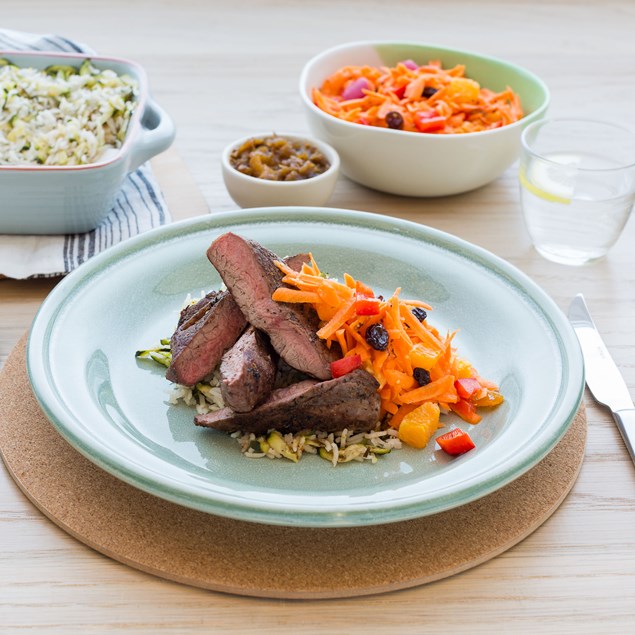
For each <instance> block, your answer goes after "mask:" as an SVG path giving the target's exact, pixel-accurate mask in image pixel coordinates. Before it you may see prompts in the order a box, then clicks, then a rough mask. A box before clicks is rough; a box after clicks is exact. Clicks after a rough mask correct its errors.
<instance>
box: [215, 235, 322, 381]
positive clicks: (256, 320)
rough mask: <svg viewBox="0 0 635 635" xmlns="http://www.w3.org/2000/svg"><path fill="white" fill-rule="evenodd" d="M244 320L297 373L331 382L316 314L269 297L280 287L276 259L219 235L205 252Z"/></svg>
mask: <svg viewBox="0 0 635 635" xmlns="http://www.w3.org/2000/svg"><path fill="white" fill-rule="evenodd" d="M207 257H208V258H209V260H210V262H211V263H212V264H213V265H214V267H216V269H217V271H218V273H219V274H220V276H221V278H222V279H223V282H224V283H225V285H227V288H228V289H229V292H230V293H231V294H232V296H233V297H234V299H235V300H236V303H237V304H238V306H239V307H240V309H241V311H242V312H243V314H244V315H245V317H246V318H247V321H248V322H249V323H250V324H252V325H253V326H255V327H256V328H258V329H260V330H262V331H264V332H265V333H267V335H269V338H270V340H271V344H272V345H273V347H274V349H275V350H276V351H277V352H278V354H279V355H280V356H281V357H282V358H283V359H284V360H285V361H286V362H287V363H288V364H289V366H293V368H296V369H297V370H301V371H302V372H305V373H307V374H308V375H312V376H313V377H317V378H318V379H330V378H331V370H330V367H329V364H330V362H331V361H332V360H333V354H332V353H331V351H329V349H327V347H326V345H325V344H324V342H323V341H322V340H320V339H319V338H318V336H317V335H316V331H317V329H318V319H317V314H315V312H314V311H313V310H311V312H307V310H306V307H303V306H298V305H294V304H286V303H282V302H274V301H273V300H272V299H271V294H272V293H273V292H274V291H275V290H276V289H277V288H278V287H280V286H282V284H283V283H282V278H283V275H282V272H281V271H280V270H279V269H278V268H277V267H276V266H275V265H274V260H277V259H278V258H277V256H276V255H275V254H274V253H272V252H271V251H269V250H268V249H266V248H265V247H263V246H262V245H259V244H258V243H257V242H254V241H251V240H248V239H246V238H242V237H241V236H237V235H236V234H233V233H231V232H228V233H226V234H223V235H222V236H219V237H218V238H217V239H216V240H215V241H214V242H213V243H212V244H211V246H210V247H209V249H208V250H207Z"/></svg>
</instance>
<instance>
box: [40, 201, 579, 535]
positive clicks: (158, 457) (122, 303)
mask: <svg viewBox="0 0 635 635" xmlns="http://www.w3.org/2000/svg"><path fill="white" fill-rule="evenodd" d="M226 231H233V232H236V233H239V234H241V235H244V236H246V237H249V238H253V239H255V240H257V241H259V242H261V243H263V244H264V245H266V246H267V247H269V248H270V249H272V250H273V251H275V252H276V253H278V255H280V256H285V255H289V254H292V253H296V252H301V251H312V252H313V254H314V255H315V257H316V259H317V261H318V262H319V263H320V266H321V267H322V269H323V270H324V271H327V272H328V273H329V275H331V276H340V277H341V275H342V274H343V273H344V272H348V273H350V274H351V275H353V276H354V277H356V278H361V279H362V280H364V281H366V282H368V283H369V284H371V285H372V286H373V287H374V288H375V290H376V292H378V293H383V294H384V295H386V294H390V293H391V292H392V291H393V290H394V289H395V287H397V286H400V287H402V294H403V296H404V297H413V298H414V297H416V298H422V299H425V300H427V301H428V302H430V303H431V304H432V305H433V307H434V310H433V311H432V312H431V313H430V316H429V320H430V321H431V323H432V324H434V325H436V326H437V327H438V328H439V329H440V331H441V332H445V331H446V330H454V329H457V328H459V329H460V331H459V334H458V335H457V336H456V338H455V340H454V341H455V344H456V346H457V348H458V350H459V354H460V355H461V356H462V357H465V358H467V359H468V360H470V361H471V362H472V363H473V364H474V365H475V367H476V368H477V369H478V371H479V372H480V373H481V374H482V375H483V376H484V377H487V378H489V379H492V380H493V381H495V382H497V383H498V384H499V385H500V387H501V390H502V392H503V394H504V395H505V398H506V401H505V402H504V403H503V404H502V405H501V406H499V407H498V408H495V409H493V410H491V411H487V412H486V413H485V416H484V417H483V420H482V422H481V423H480V424H479V425H477V426H468V424H463V423H461V422H460V421H459V420H458V419H457V418H456V417H454V416H453V415H448V416H445V417H443V418H444V420H445V423H446V424H447V426H449V425H450V424H459V425H461V427H469V432H470V435H471V436H472V438H473V440H474V442H475V443H476V446H477V447H476V449H475V450H472V451H471V452H469V453H467V454H465V455H463V456H461V457H458V458H450V457H448V456H447V455H445V454H444V453H443V452H441V451H440V450H438V448H437V447H436V444H435V443H434V442H431V443H429V444H428V447H427V448H425V449H424V450H414V449H411V448H404V449H402V450H399V451H393V452H392V453H391V454H389V455H387V456H384V457H381V458H380V460H379V461H378V462H377V463H376V464H374V465H373V464H371V463H370V462H365V463H348V464H342V465H338V466H337V467H333V466H332V465H331V464H330V463H328V462H327V461H324V460H322V459H320V458H319V457H316V456H307V455H305V456H304V457H303V458H302V459H301V461H300V462H299V463H298V464H294V463H291V462H289V461H286V460H277V461H272V460H269V459H247V458H245V457H244V456H242V455H241V454H240V451H239V448H238V444H237V443H236V441H234V440H233V439H231V438H230V437H229V436H227V435H225V434H223V433H220V432H216V431H213V430H207V429H202V428H197V427H195V426H194V424H193V421H192V419H193V411H192V410H191V409H189V408H188V407H186V406H182V405H179V406H171V405H169V403H168V399H167V396H168V392H169V389H170V384H169V382H168V381H167V380H166V379H165V378H164V376H163V373H162V372H161V371H162V370H163V369H162V368H160V367H156V368H153V367H152V366H150V365H148V363H147V362H140V361H137V360H136V359H135V356H134V353H135V351H136V350H137V349H140V348H145V347H148V346H150V345H152V344H154V343H156V342H157V340H158V339H159V338H161V337H166V336H169V335H170V334H171V332H172V330H173V329H174V326H175V324H176V320H177V317H178V312H179V308H180V307H181V305H182V302H183V300H184V298H185V296H186V295H187V294H188V293H192V294H197V295H198V294H200V292H201V291H203V290H205V291H207V290H210V289H212V288H217V287H218V286H219V285H220V283H221V282H220V278H219V276H218V274H217V273H216V271H215V270H214V269H213V267H212V266H211V265H210V264H209V262H208V261H207V258H206V256H205V251H206V248H207V247H208V246H209V244H210V243H211V242H212V240H214V238H215V237H217V236H218V235H220V234H222V233H224V232H226ZM28 370H29V377H30V380H31V384H32V387H33V390H34V392H35V395H36V397H37V399H38V401H39V403H40V405H41V406H42V409H43V410H44V412H45V413H46V415H47V416H48V418H49V419H50V421H51V423H52V424H53V425H54V426H55V427H56V428H57V430H58V431H59V432H60V433H61V434H62V435H63V436H64V437H65V438H66V439H67V440H68V441H69V442H70V443H71V444H72V445H73V446H74V447H75V448H76V449H77V450H79V452H81V453H82V454H83V455H85V456H86V457H88V458H89V459H90V460H91V461H93V462H94V463H96V464H97V465H99V466H100V467H102V468H103V469H105V470H107V471H108V472H110V473H112V474H114V475H115V476H117V477H118V478H120V479H122V480H123V481H126V482H127V483H130V484H131V485H134V486H136V487H138V488H140V489H142V490H145V491H147V492H150V493H151V494H154V495H156V496H159V497H162V498H165V499H168V500H170V501H173V502H176V503H179V504H181V505H184V506H187V507H193V508H195V509H199V510H203V511H206V512H210V513H213V514H219V515H223V516H229V517H232V518H239V519H243V520H248V521H255V522H263V523H269V524H279V525H296V526H313V527H342V526H354V525H372V524H380V523H389V522H395V521H401V520H405V519H408V518H414V517H418V516H424V515H427V514H435V513H438V512H441V511H443V510H447V509H450V508H453V507H456V506H459V505H463V504H465V503H468V502H470V501H473V500H475V499H477V498H480V497H481V496H484V495H486V494H489V493H490V492H492V491H494V490H496V489H498V488H500V487H502V486H504V485H505V484H507V483H509V482H510V481H512V480H513V479H515V478H517V477H518V476H520V475H521V474H522V473H523V472H525V471H527V470H528V469H530V468H531V467H532V466H533V465H535V464H536V463H537V462H538V461H540V459H542V458H543V457H544V456H545V455H546V454H547V453H548V452H549V451H550V450H551V448H552V447H553V446H554V445H555V444H556V443H557V442H558V440H559V439H560V438H561V437H562V435H563V434H564V433H565V431H566V429H567V427H568V426H569V424H570V423H571V422H572V420H573V417H574V415H575V413H576V410H577V408H578V406H579V404H580V401H581V398H582V391H583V386H584V377H583V363H582V357H581V353H580V351H579V347H578V344H577V340H576V339H575V335H574V334H573V332H572V330H571V328H570V326H569V324H568V322H567V320H566V319H565V317H564V316H563V314H562V313H561V312H560V310H559V309H558V307H557V306H556V305H555V304H554V302H553V301H552V300H551V299H550V298H549V297H548V296H547V295H546V294H545V293H544V292H543V291H542V290H541V289H540V288H539V287H538V286H536V285H535V284H534V283H533V282H532V281H531V280H530V279H529V278H527V277H526V276H525V275H524V274H522V273H521V272H520V271H518V270H517V269H515V268H514V267H512V266H511V265H510V264H508V263H506V262H505V261H503V260H501V259H499V258H497V257H495V256H494V255H492V254H490V253H489V252H487V251H484V250H482V249H480V248H478V247H476V246H474V245H471V244H469V243H467V242H464V241H462V240H459V239H458V238H455V237H453V236H450V235H448V234H445V233H443V232H440V231H436V230H434V229H430V228H428V227H424V226H421V225H417V224H414V223H409V222H406V221H400V220H395V219H391V218H387V217H382V216H378V215H375V214H367V213H363V212H353V211H347V210H333V209H316V208H288V207H287V208H261V209H255V210H249V211H245V212H231V213H226V214H214V215H212V216H210V217H206V218H203V219H194V220H191V221H186V222H182V223H177V224H174V225H170V226H167V227H162V228H159V229H157V230H153V231H151V232H148V233H147V234H144V235H141V236H138V237H136V238H133V239H131V240H128V241H126V242H125V243H122V244H120V245H119V246H117V247H114V248H112V249H109V250H108V251H106V252H104V253H103V254H101V255H99V256H97V257H95V258H94V259H92V260H90V261H89V262H87V263H86V264H84V265H83V266H82V267H80V268H79V269H78V270H77V271H75V272H74V273H72V274H71V275H69V276H68V277H67V278H66V279H65V280H63V281H62V282H61V283H60V284H59V285H58V286H57V287H56V288H55V289H54V290H53V291H52V293H51V294H50V295H49V297H48V298H47V299H46V300H45V302H44V304H43V305H42V307H41V309H40V311H39V313H38V315H37V317H36V319H35V322H34V324H33V328H32V330H31V335H30V338H29V345H28ZM446 429H447V427H446ZM442 431H443V430H441V431H440V433H441V432H442ZM43 460H46V457H43Z"/></svg>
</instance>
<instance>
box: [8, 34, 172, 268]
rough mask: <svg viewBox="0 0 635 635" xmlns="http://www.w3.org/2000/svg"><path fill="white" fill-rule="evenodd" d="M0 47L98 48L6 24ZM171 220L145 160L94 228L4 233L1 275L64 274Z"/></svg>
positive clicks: (74, 50) (80, 50)
mask: <svg viewBox="0 0 635 635" xmlns="http://www.w3.org/2000/svg"><path fill="white" fill-rule="evenodd" d="M0 49H4V50H14V51H63V52H66V53H88V54H89V55H91V54H94V51H93V50H92V49H90V48H89V47H88V46H86V45H84V44H80V43H78V42H73V41H71V40H68V39H66V38H64V37H61V36H59V35H37V34H34V33H24V32H19V31H9V30H6V29H0ZM171 220H172V219H171V217H170V212H169V210H168V208H167V206H166V204H165V201H164V199H163V195H162V194H161V190H160V189H159V186H158V184H157V182H156V180H155V178H154V176H153V174H152V170H151V168H150V166H149V164H147V163H146V164H144V165H142V166H141V167H140V168H138V169H137V170H135V171H134V172H132V173H131V174H129V175H128V177H127V178H126V180H125V181H124V183H123V185H122V187H121V190H120V192H119V194H118V196H117V199H116V200H115V204H114V206H113V208H112V210H111V211H110V213H109V214H108V216H107V217H106V218H105V220H104V221H103V222H102V223H101V224H100V225H99V226H98V227H97V228H96V229H94V230H93V231H90V232H88V233H86V234H70V235H66V236H14V235H9V234H0V277H1V276H6V277H8V278H17V279H24V278H41V277H53V276H60V275H64V274H67V273H69V272H71V271H72V270H73V269H75V268H77V267H78V266H79V265H81V264H82V263H83V262H85V261H86V260H88V259H89V258H90V257H91V256H94V255H95V254H98V253H99V252H101V251H103V250H104V249H107V248H108V247H110V246H111V245H114V244H116V243H118V242H121V241H122V240H125V239H126V238H130V237H131V236H135V235H136V234H140V233H142V232H145V231H147V230H148V229H151V228H152V227H157V226H159V225H163V224H165V223H169V222H170V221H171Z"/></svg>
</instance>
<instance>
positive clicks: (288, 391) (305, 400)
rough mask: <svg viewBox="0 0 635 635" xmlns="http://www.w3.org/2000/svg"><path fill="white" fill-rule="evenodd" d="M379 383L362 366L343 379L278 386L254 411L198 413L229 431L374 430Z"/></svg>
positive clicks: (204, 422)
mask: <svg viewBox="0 0 635 635" xmlns="http://www.w3.org/2000/svg"><path fill="white" fill-rule="evenodd" d="M378 387H379V384H378V383H377V381H376V380H375V378H374V377H373V376H372V375H371V374H370V373H368V372H366V371H365V370H362V369H357V370H354V371H353V372H352V373H349V374H348V375H343V376H342V377H338V378H337V379H331V380H329V381H323V382H317V381H315V380H313V379H308V380H305V381H301V382H299V383H297V384H292V385H291V386H287V387H286V388H278V389H277V390H274V391H273V392H272V393H271V396H270V397H269V399H267V401H265V402H264V403H263V404H261V405H260V406H258V407H257V408H255V409H254V410H252V411H251V412H243V413H239V412H234V411H233V410H231V409H230V408H222V409H220V410H216V411H215V412H210V413H208V414H204V415H197V416H196V417H195V419H194V422H195V423H196V425H198V426H204V427H207V428H215V429H216V430H223V431H225V432H236V431H238V430H240V431H242V432H253V433H255V434H264V433H265V432H267V431H268V430H271V429H272V428H273V429H276V430H280V431H281V432H300V431H301V430H306V429H310V430H320V431H324V432H337V431H338V430H342V429H344V428H348V429H349V430H351V431H368V430H372V429H373V428H374V427H375V426H376V425H377V422H378V421H379V401H380V400H379V393H378V392H377V388H378Z"/></svg>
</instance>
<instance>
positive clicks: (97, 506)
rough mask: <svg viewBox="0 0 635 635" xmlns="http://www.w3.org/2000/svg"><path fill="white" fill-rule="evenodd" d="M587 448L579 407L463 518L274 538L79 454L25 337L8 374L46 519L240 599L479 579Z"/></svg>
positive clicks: (284, 531)
mask: <svg viewBox="0 0 635 635" xmlns="http://www.w3.org/2000/svg"><path fill="white" fill-rule="evenodd" d="M585 442H586V417H585V413H584V408H583V406H582V407H581V409H580V411H579V412H578V413H577V415H576V417H575V420H574V421H573V423H572V425H571V426H570V428H569V430H568V431H567V433H566V434H565V436H564V437H563V439H562V440H561V441H560V442H559V443H558V445H557V446H556V447H555V448H554V449H553V450H552V452H551V453H550V454H549V455H547V457H546V458H544V459H543V460H542V461H541V462H540V463H539V464H538V465H536V466H535V467H534V468H533V469H531V470H530V471H529V472H527V473H526V474H524V475H523V476H521V477H520V478H518V479H516V480H515V481H514V482H512V483H511V484H509V485H507V486H505V487H504V488H502V489H500V490H498V491H496V492H494V493H492V494H490V495H488V496H486V497H484V498H481V499H480V500H477V501H474V502H472V503H470V504H468V505H465V506H463V507H459V508H456V509H452V510H449V511H446V512H443V513H440V514H437V515H434V516H427V517H424V518H418V519H415V520H408V521H404V522H398V523H392V524H388V525H376V526H364V527H354V528H333V529H331V528H327V529H322V528H320V529H312V528H299V527H280V526H270V525H263V524H257V523H249V522H244V521H238V520H232V519H229V518H223V517H220V516H213V515H210V514H206V513H204V512H199V511H195V510H192V509H188V508H185V507H181V506H178V505H175V504H174V503H170V502H167V501H164V500H162V499H160V498H156V497H154V496H152V495H150V494H147V493H145V492H142V491H140V490H138V489H136V488H134V487H132V486H130V485H127V484H126V483H123V482H121V481H119V480H118V479H116V478H115V477H113V476H111V475H110V474H108V473H106V472H104V471H103V470H101V469H100V468H98V467H96V466H95V465H94V464H93V463H91V462H90V461H88V460H87V459H85V458H84V457H83V456H82V455H80V454H79V453H78V452H76V451H75V450H74V449H73V448H72V447H71V446H70V445H69V444H68V443H67V442H66V441H65V440H64V439H63V438H62V437H61V436H60V435H59V434H58V433H57V432H56V430H55V429H54V428H53V426H52V425H51V424H50V423H49V421H48V420H47V419H46V417H45V416H44V414H43V413H42V411H41V410H40V408H39V406H38V404H37V402H36V400H35V398H34V397H33V394H32V393H31V390H30V388H29V381H28V377H27V371H26V336H24V337H23V338H22V339H21V340H20V342H19V343H18V345H17V346H16V347H15V349H14V350H13V352H12V353H11V355H10V356H9V358H8V360H7V363H6V366H5V367H4V369H3V370H2V372H1V373H0V452H1V453H2V457H3V459H4V462H5V464H6V466H7V468H8V470H9V472H10V474H11V475H12V477H13V478H14V479H15V481H16V482H17V484H18V485H19V486H20V488H21V489H22V491H23V492H24V493H25V494H26V496H27V497H28V498H29V499H30V500H31V501H32V502H33V503H34V505H35V506H36V507H37V508H38V509H40V510H41V511H42V512H43V513H44V514H46V516H48V517H49V518H50V519H51V520H52V521H53V522H55V523H56V524H57V525H59V526H60V527H61V528H62V529H64V530H65V531H67V532H68V533H69V534H71V535H72V536H74V537H75V538H77V539H78V540H80V541H81V542H83V543H85V544H87V545H88V546H90V547H92V548H93V549H96V550H97V551H99V552H101V553H103V554H105V555H107V556H110V557H111V558H113V559H115V560H118V561H120V562H123V563H125V564H127V565H130V566H133V567H136V568H138V569H141V570H142V571H145V572H147V573H151V574H154V575H157V576H160V577H162V578H167V579H170V580H175V581H177V582H182V583H185V584H190V585H193V586H197V587H202V588H206V589H213V590H216V591H223V592H229V593H236V594H240V595H250V596H258V597H273V598H297V599H300V598H309V599H313V598H335V597H337V598H341V597H350V596H358V595H368V594H373V593H381V592H386V591H392V590H396V589H402V588H406V587H412V586H416V585H420V584H424V583H427V582H432V581H434V580H438V579H441V578H445V577H447V576H450V575H453V574H456V573H459V572H460V571H464V570H466V569H469V568H471V567H474V566H476V565H478V564H480V563H482V562H485V561H486V560H489V559H490V558H493V557H494V556H496V555H498V554H500V553H502V552H503V551H505V550H507V549H509V548H510V547H512V546H513V545H515V544H516V543H518V542H520V541H521V540H522V539H523V538H525V537H527V536H528V535H529V534H530V533H531V532H533V531H534V530H535V529H537V528H538V527H539V526H540V525H541V524H542V523H543V522H544V521H545V520H546V519H547V518H548V517H549V516H550V515H551V514H552V513H553V512H554V511H555V510H556V509H557V508H558V506H559V505H560V503H561V502H562V501H563V500H564V498H565V496H566V495H567V493H568V492H569V490H570V489H571V487H572V486H573V483H574V482H575V480H576V477H577V475H578V472H579V470H580V467H581V465H582V460H583V457H584V446H585ZM404 545H407V548H406V547H404Z"/></svg>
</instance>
